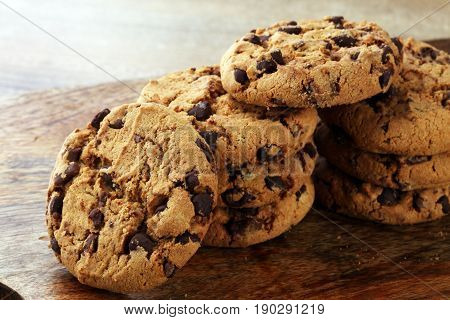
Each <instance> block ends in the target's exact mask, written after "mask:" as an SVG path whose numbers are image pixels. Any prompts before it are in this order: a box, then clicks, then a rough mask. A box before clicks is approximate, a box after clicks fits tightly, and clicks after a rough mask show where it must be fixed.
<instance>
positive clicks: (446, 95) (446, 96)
mask: <svg viewBox="0 0 450 320" xmlns="http://www.w3.org/2000/svg"><path fill="white" fill-rule="evenodd" d="M449 100H450V92H445V93H444V94H443V96H442V100H441V104H442V106H443V107H444V108H445V107H446V106H447V102H448V101H449Z"/></svg>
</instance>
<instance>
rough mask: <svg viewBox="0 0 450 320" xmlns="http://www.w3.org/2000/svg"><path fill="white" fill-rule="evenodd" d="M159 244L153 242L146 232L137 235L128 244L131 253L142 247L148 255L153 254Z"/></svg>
mask: <svg viewBox="0 0 450 320" xmlns="http://www.w3.org/2000/svg"><path fill="white" fill-rule="evenodd" d="M156 245H157V243H156V242H155V241H153V240H152V239H151V238H150V237H149V236H148V235H147V234H146V233H145V232H138V233H136V234H135V235H134V236H133V237H132V238H131V240H130V243H129V244H128V249H129V250H130V251H134V250H137V248H138V247H141V248H142V249H144V250H145V251H147V253H149V254H151V253H152V252H153V250H154V248H155V247H156Z"/></svg>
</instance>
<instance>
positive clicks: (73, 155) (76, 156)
mask: <svg viewBox="0 0 450 320" xmlns="http://www.w3.org/2000/svg"><path fill="white" fill-rule="evenodd" d="M82 150H83V149H82V148H73V149H70V150H67V161H69V162H77V161H78V160H80V156H81V151H82Z"/></svg>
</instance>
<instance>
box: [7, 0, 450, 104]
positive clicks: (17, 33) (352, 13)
mask: <svg viewBox="0 0 450 320" xmlns="http://www.w3.org/2000/svg"><path fill="white" fill-rule="evenodd" d="M446 2H447V4H448V1H445V0H427V1H423V0H400V1H394V0H377V1H361V0H349V1H325V0H309V1H306V0H304V1H299V0H292V1H287V0H285V1H280V0H251V1H243V0H228V1H213V0H193V1H181V0H152V1H143V0H142V1H139V0H129V1H117V0H108V1H107V0H77V1H74V0H65V1H55V0H39V1H32V0H28V1H26V0H4V1H3V0H1V1H0V52H1V53H0V57H1V58H0V70H1V72H0V98H5V97H9V96H15V95H18V94H21V93H24V92H29V91H36V90H44V89H50V88H61V87H73V86H86V85H92V84H96V83H101V82H109V81H114V79H113V78H112V77H111V76H110V75H108V74H107V73H105V72H104V71H102V70H100V69H99V68H98V67H96V66H94V65H92V64H91V63H88V62H87V61H86V60H84V59H82V58H81V57H80V56H79V55H78V54H77V53H75V52H73V51H72V50H70V49H68V48H67V47H65V46H64V45H63V44H61V43H60V42H58V41H57V40H55V38H56V39H58V40H60V41H61V42H62V43H64V44H65V45H67V46H69V47H71V48H73V49H74V50H76V51H77V52H78V53H79V54H81V55H83V56H84V57H86V58H87V59H89V60H91V61H92V62H94V63H95V64H96V65H97V66H99V67H101V68H103V69H104V70H107V71H108V72H109V73H110V74H112V75H114V76H115V77H117V78H119V79H121V80H127V79H136V78H151V77H156V76H160V75H162V74H163V73H165V72H168V71H175V70H178V69H182V68H186V67H190V66H196V65H206V64H212V63H217V62H218V61H219V60H220V57H221V55H222V53H223V52H224V51H225V50H226V49H227V48H228V47H229V45H230V44H231V43H232V42H233V41H234V40H235V39H237V38H239V37H240V36H241V35H243V34H244V33H246V32H247V31H249V30H250V29H253V28H254V27H257V26H266V25H269V24H271V23H273V22H276V21H277V20H296V19H311V18H321V17H323V16H325V15H343V16H344V17H345V18H347V19H350V20H370V21H374V22H377V23H378V24H379V25H381V26H382V27H383V28H385V29H386V30H387V31H388V32H389V33H390V34H391V36H396V35H398V34H400V33H402V32H404V31H405V30H406V29H408V28H409V27H410V26H412V25H413V24H414V23H416V22H417V21H419V20H420V19H421V18H423V17H424V16H425V15H427V14H429V13H431V12H432V11H433V10H435V9H436V8H438V7H439V6H441V5H443V4H445V3H446ZM8 7H9V8H8ZM449 16H450V5H447V6H445V7H443V8H441V10H439V11H438V12H436V13H435V14H434V15H432V16H431V17H429V18H428V19H426V20H424V21H422V22H421V23H419V24H418V25H416V26H415V27H414V28H412V29H411V30H409V31H408V32H406V33H405V36H414V37H416V38H419V39H422V40H424V39H439V38H449V37H450V32H449V31H450V27H449ZM46 32H48V33H46Z"/></svg>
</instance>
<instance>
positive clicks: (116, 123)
mask: <svg viewBox="0 0 450 320" xmlns="http://www.w3.org/2000/svg"><path fill="white" fill-rule="evenodd" d="M109 127H110V128H112V129H122V128H123V121H122V119H117V120H116V121H114V122H111V123H110V124H109Z"/></svg>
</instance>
